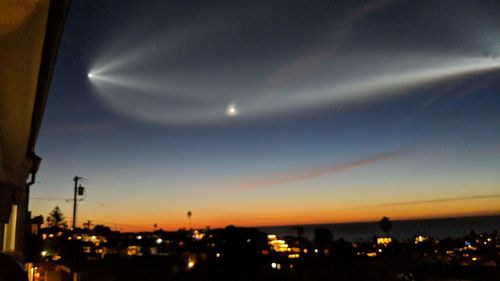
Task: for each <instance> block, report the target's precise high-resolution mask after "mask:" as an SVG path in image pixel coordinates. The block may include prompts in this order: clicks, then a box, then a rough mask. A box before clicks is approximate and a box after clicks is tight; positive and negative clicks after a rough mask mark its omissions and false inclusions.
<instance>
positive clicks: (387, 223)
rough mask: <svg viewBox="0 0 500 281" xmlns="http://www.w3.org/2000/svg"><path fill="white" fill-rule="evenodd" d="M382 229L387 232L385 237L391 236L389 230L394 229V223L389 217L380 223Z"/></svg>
mask: <svg viewBox="0 0 500 281" xmlns="http://www.w3.org/2000/svg"><path fill="white" fill-rule="evenodd" d="M379 226H380V229H382V231H384V232H385V235H388V234H389V230H391V228H392V222H391V220H390V219H389V218H388V217H383V218H382V219H381V220H380V223H379Z"/></svg>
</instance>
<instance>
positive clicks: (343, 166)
mask: <svg viewBox="0 0 500 281" xmlns="http://www.w3.org/2000/svg"><path fill="white" fill-rule="evenodd" d="M399 154H400V152H399V151H398V152H387V153H382V154H377V155H374V156H371V157H368V158H364V159H359V160H354V161H350V162H345V163H334V164H328V165H323V166H317V167H312V168H308V169H302V170H295V171H289V172H286V173H281V174H278V175H275V176H270V177H267V178H263V179H260V180H256V181H253V182H248V183H243V184H240V185H239V186H237V187H236V189H237V190H248V189H258V188H264V187H271V186H276V185H284V184H288V183H293V182H297V181H304V180H308V179H313V178H317V177H321V176H325V175H330V174H335V173H340V172H347V171H351V170H354V169H356V168H361V167H364V166H367V165H370V164H375V163H378V162H381V161H386V160H391V159H393V158H395V157H397V156H399Z"/></svg>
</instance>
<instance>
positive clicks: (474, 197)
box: [374, 194, 500, 207]
mask: <svg viewBox="0 0 500 281" xmlns="http://www.w3.org/2000/svg"><path fill="white" fill-rule="evenodd" d="M495 198H500V194H488V195H472V196H460V197H450V198H439V199H430V200H418V201H403V202H395V203H386V204H380V205H377V206H374V207H395V206H406V205H421V204H433V203H445V202H456V201H469V200H480V199H495Z"/></svg>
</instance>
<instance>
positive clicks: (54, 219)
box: [47, 206, 67, 228]
mask: <svg viewBox="0 0 500 281" xmlns="http://www.w3.org/2000/svg"><path fill="white" fill-rule="evenodd" d="M47 225H48V226H49V227H61V228H66V227H67V224H66V220H65V219H64V215H63V213H62V212H61V209H60V208H59V206H56V207H55V208H54V210H52V212H50V214H49V216H48V217H47Z"/></svg>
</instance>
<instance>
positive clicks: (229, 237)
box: [34, 226, 500, 281]
mask: <svg viewBox="0 0 500 281" xmlns="http://www.w3.org/2000/svg"><path fill="white" fill-rule="evenodd" d="M315 232H316V236H315V238H314V239H313V240H312V241H309V240H307V239H305V238H303V237H301V236H300V235H298V236H296V237H292V236H288V237H284V238H283V239H282V238H280V237H278V236H276V235H274V234H266V233H263V232H261V231H259V230H257V229H253V228H240V227H234V226H228V227H226V228H224V229H214V230H191V231H186V230H179V231H177V232H164V231H161V230H159V231H155V232H144V233H119V232H113V231H111V230H110V229H109V228H106V227H103V226H99V227H97V226H96V228H94V229H93V230H91V229H78V230H77V231H76V232H75V231H65V230H63V229H58V228H50V229H47V228H46V229H42V231H41V238H40V244H39V245H40V248H39V250H40V251H41V257H42V258H41V259H40V260H39V262H38V263H36V266H37V274H38V275H37V276H38V278H34V280H36V281H42V280H43V281H52V280H69V276H70V275H69V269H70V268H72V267H73V268H74V270H75V271H77V272H78V274H79V277H80V280H81V281H100V280H102V281H105V280H123V281H127V280H141V281H147V280H363V281H365V280H376V281H378V280H384V281H391V280H415V281H419V280H420V281H433V280H436V281H438V280H441V281H444V280H448V281H450V280H461V281H463V280H477V281H494V280H498V276H500V267H499V264H500V254H499V249H500V239H499V237H498V234H497V233H496V232H494V233H491V234H476V233H474V232H473V231H472V232H471V234H470V235H468V236H466V237H463V238H460V239H451V238H447V239H441V240H437V239H432V238H430V237H424V236H421V235H416V236H415V238H414V239H412V240H409V241H403V242H400V241H397V240H396V239H394V238H391V237H390V236H384V237H374V238H373V240H371V241H364V242H359V241H358V242H348V241H344V240H343V239H333V236H332V234H331V233H330V232H329V231H328V230H327V229H321V228H318V229H316V231H315ZM49 273H50V274H49ZM42 276H45V278H42ZM49 276H58V277H57V278H58V279H54V277H53V278H52V279H51V278H50V277H49Z"/></svg>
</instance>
